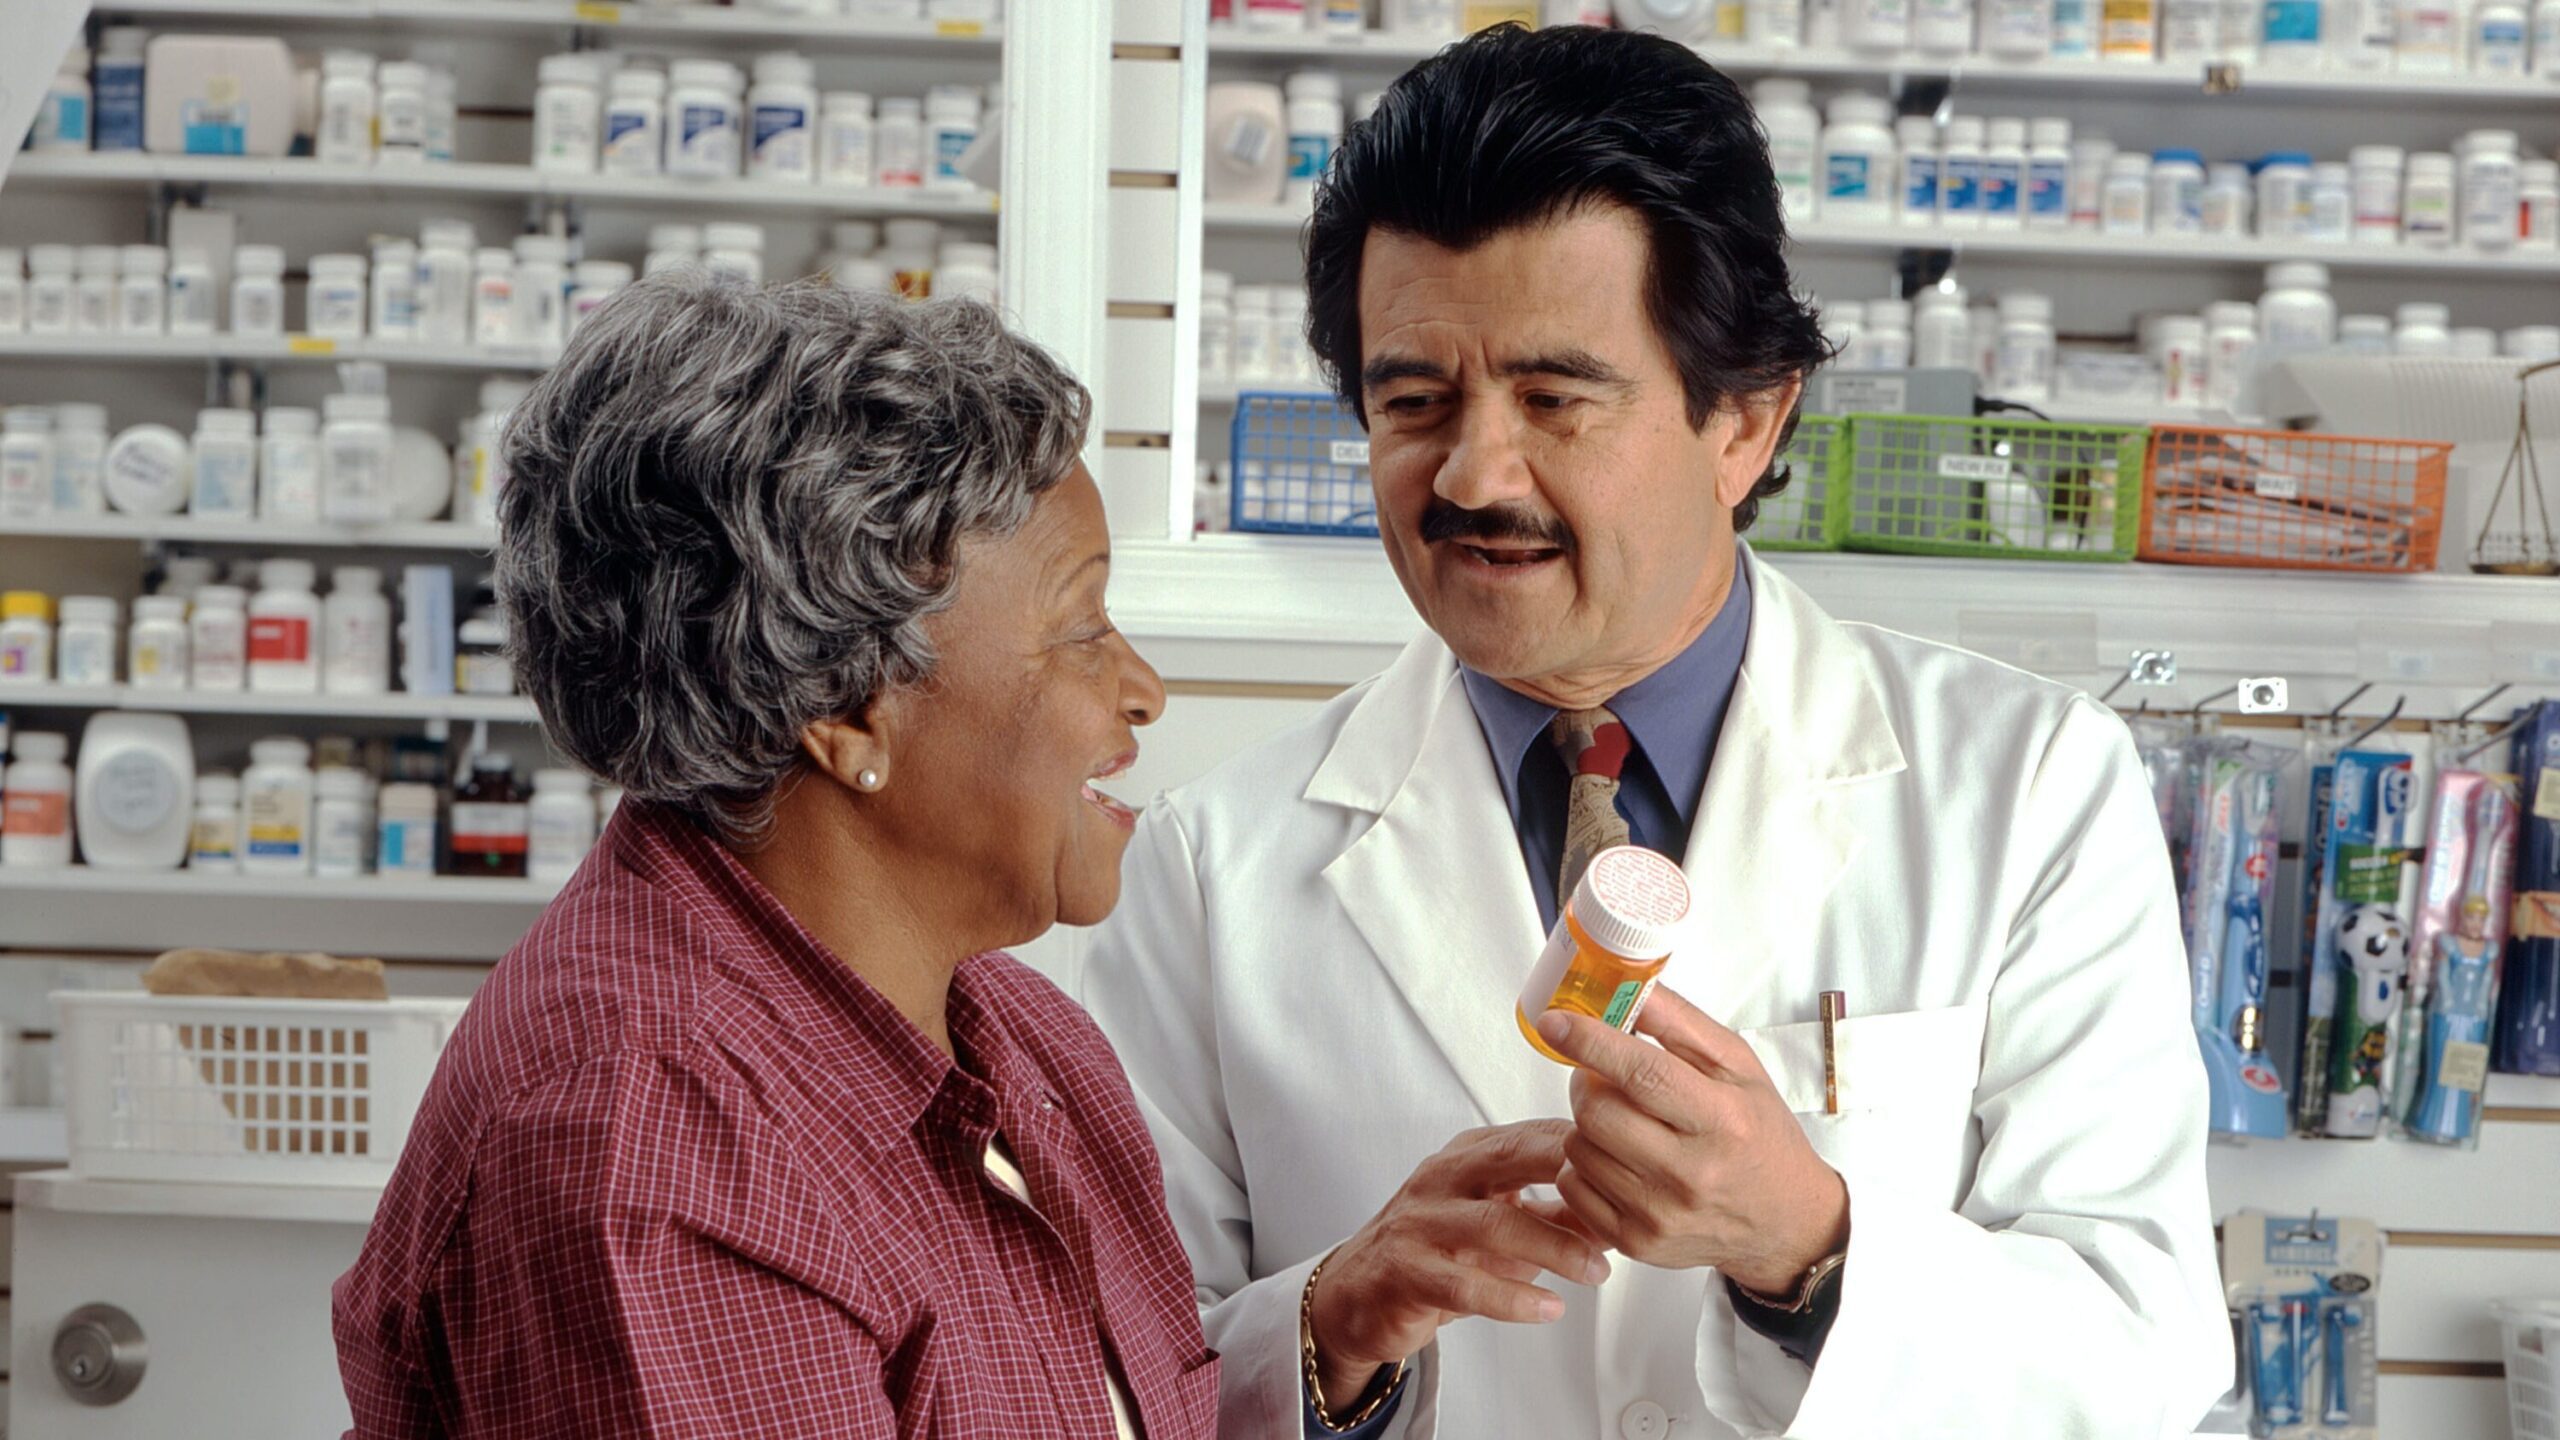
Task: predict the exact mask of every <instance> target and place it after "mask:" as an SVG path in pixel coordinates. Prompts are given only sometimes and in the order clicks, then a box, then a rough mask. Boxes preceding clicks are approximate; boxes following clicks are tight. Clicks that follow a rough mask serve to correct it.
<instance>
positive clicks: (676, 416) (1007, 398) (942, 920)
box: [336, 276, 1217, 1440]
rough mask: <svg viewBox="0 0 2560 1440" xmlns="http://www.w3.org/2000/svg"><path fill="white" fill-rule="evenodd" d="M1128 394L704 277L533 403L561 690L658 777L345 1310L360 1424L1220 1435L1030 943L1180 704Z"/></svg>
mask: <svg viewBox="0 0 2560 1440" xmlns="http://www.w3.org/2000/svg"><path fill="white" fill-rule="evenodd" d="M1088 410H1089V405H1088V401H1087V398H1086V396H1085V393H1084V392H1083V390H1082V389H1081V388H1080V387H1079V386H1078V385H1077V384H1076V382H1075V381H1074V380H1072V379H1070V378H1069V377H1068V376H1067V375H1066V374H1065V373H1064V372H1063V371H1062V370H1061V369H1060V368H1059V367H1058V366H1057V364H1056V363H1055V362H1053V361H1052V360H1051V359H1049V357H1047V356H1046V355H1044V354H1042V353H1041V352H1040V351H1039V350H1038V349H1036V348H1034V347H1033V346H1032V345H1030V344H1028V343H1026V342H1024V341H1022V340H1020V339H1018V338H1016V337H1014V336H1013V335H1010V334H1008V333H1006V331H1005V330H1004V328H1003V327H1002V326H1001V325H1000V324H999V323H998V322H997V320H996V319H995V317H994V316H993V314H992V313H991V312H989V311H988V310H986V309H984V308H982V307H978V306H974V305H969V304H963V303H960V302H935V303H931V304H925V305H903V304H899V303H896V302H892V301H885V300H879V299H870V298H864V297H859V296H855V295H851V294H847V293H844V292H842V291H839V290H836V289H834V288H832V287H824V286H795V287H790V288H784V289H775V290H756V289H752V288H748V287H745V286H740V285H736V284H728V283H719V282H714V281H710V280H706V279H704V278H701V277H699V276H667V277H660V278H657V279H653V280H650V281H646V282H644V283H642V284H640V285H638V286H635V287H633V288H632V289H631V290H629V291H628V292H626V293H625V294H624V295H622V296H621V297H619V298H617V299H616V300H615V301H614V302H613V303H612V304H610V305H608V306H606V307H605V308H604V309H602V310H600V311H598V312H597V313H596V314H595V316H594V317H593V318H591V319H590V320H588V321H587V322H586V324H585V326H584V327H583V328H582V329H581V330H580V331H579V333H578V337H577V339H576V340H575V341H574V342H572V343H571V345H570V346H569V349H568V352H567V353H566V354H565V355H563V356H562V357H561V360H560V363H559V364H558V365H557V366H556V367H555V368H554V369H553V370H552V371H551V373H550V374H549V376H548V377H547V378H546V379H544V381H543V382H542V383H541V385H540V386H538V387H537V388H536V389H535V391H534V393H533V394H532V396H531V397H530V398H528V399H527V400H526V401H525V403H524V405H523V406H522V407H521V408H520V409H519V410H518V411H517V413H516V417H515V420H514V422H513V423H512V424H511V425H510V427H509V429H508V433H507V440H506V447H507V448H506V458H507V468H508V471H509V474H510V476H511V483H510V485H509V488H508V491H507V495H506V499H505V503H504V505H503V507H502V512H501V514H502V525H503V530H504V533H503V537H502V540H503V543H502V544H501V546H500V549H499V566H498V571H499V574H498V578H499V586H500V589H501V591H502V593H503V595H504V603H505V607H506V610H507V615H508V619H509V622H510V623H511V625H512V626H513V633H514V635H515V637H516V652H515V666H516V673H517V675H518V677H519V678H520V680H521V682H522V683H523V685H524V688H525V689H526V690H527V691H528V692H529V693H530V694H531V695H532V696H533V698H534V700H535V702H536V703H537V704H538V705H539V706H540V708H541V712H542V718H543V721H544V723H545V725H546V726H547V727H548V728H549V731H550V735H551V739H552V741H553V742H554V743H555V744H556V745H558V746H559V747H560V748H561V749H562V750H564V751H565V752H567V754H568V755H569V756H571V757H572V758H574V759H575V760H576V761H577V762H578V763H580V764H581V765H584V766H585V767H586V768H587V769H589V770H592V771H593V772H595V773H596V774H598V775H601V776H604V777H606V778H607V779H609V780H611V781H612V782H614V783H615V784H618V785H620V786H622V787H623V788H624V789H625V790H626V791H628V792H629V795H630V797H631V799H630V801H629V803H627V804H625V805H624V806H623V807H622V809H621V812H620V813H619V814H618V815H617V816H616V817H615V819H614V821H613V824H612V826H611V827H610V828H609V829H608V831H607V832H606V834H605V836H604V839H603V841H602V842H601V844H600V845H599V846H598V848H597V851H596V853H595V855H594V856H593V857H592V858H591V859H589V861H588V862H587V865H586V867H585V869H584V870H582V871H581V872H580V873H579V874H578V876H577V878H576V879H575V880H573V881H572V882H571V883H570V885H569V887H568V888H567V889H566V890H564V891H563V892H562V893H561V895H560V897H559V899H558V900H556V901H554V902H553V903H552V905H551V907H550V910H549V911H548V913H546V914H545V915H544V916H543V918H542V920H541V922H540V923H539V924H537V925H536V926H535V927H534V929H533V931H532V933H530V934H529V935H527V936H526V937H525V939H524V941H523V942H522V943H521V944H519V945H518V946H517V947H516V948H515V950H514V952H513V953H512V954H510V955H509V956H508V957H507V958H506V960H505V961H504V962H503V963H502V964H500V965H499V966H498V968H497V970H496V972H495V973H494V974H492V975H491V976H490V977H489V980H488V982H487V984H486V986H485V987H484V988H483V989H482V990H481V991H480V994H479V997H478V999H477V1000H475V1001H474V1002H473V1004H472V1006H471V1009H470V1011H469V1013H468V1015H467V1016H466V1017H465V1018H464V1020H463V1022H462V1025H461V1027H460V1029H459V1031H458V1032H457V1033H456V1034H455V1036H454V1038H453V1042H452V1044H451V1046H450V1047H449V1048H448V1049H447V1050H446V1052H445V1055H444V1059H443V1062H442V1064H441V1065H440V1066H439V1067H438V1069H437V1073H436V1077H435V1081H434V1083H433V1085H432V1086H431V1087H430V1088H429V1090H428V1092H427V1096H426V1100H425V1104H424V1107H423V1109H422V1110H421V1111H420V1113H419V1115H418V1119H417V1124H416V1127H415V1129H414V1130H413V1131H412V1133H411V1138H410V1141H409V1146H408V1150H407V1153H406V1154H405V1155H403V1156H402V1158H401V1162H400V1167H399V1170H398V1173H397V1174H396V1175H395V1176H394V1177H393V1179H392V1181H391V1185H390V1188H389V1189H388V1191H386V1193H385V1194H384V1196H383V1199H382V1204H381V1209H380V1213H379V1214H378V1216H377V1218H376V1220H375V1223H374V1227H373V1230H372V1233H371V1234H370V1235H369V1236H368V1237H367V1239H366V1242H365V1246H364V1252H363V1255H362V1258H361V1259H359V1260H358V1262H357V1264H356V1266H355V1268H354V1269H353V1270H352V1271H350V1272H349V1273H348V1274H347V1275H346V1277H345V1278H344V1279H342V1280H340V1281H339V1283H338V1286H337V1291H336V1330H337V1341H338V1350H339V1357H340V1366H341V1369H342V1371H343V1374H344V1378H345V1381H346V1386H347V1392H348V1397H349V1399H350V1401H351V1402H352V1404H353V1408H354V1412H355V1434H356V1435H357V1436H360V1437H367V1440H370V1437H390V1436H401V1437H408V1436H426V1435H456V1436H527V1437H535V1436H539V1437H558V1436H568V1435H613V1436H644V1435H645V1436H724V1437H726V1436H782V1435H790V1436H816V1435H827V1436H843V1435H852V1436H883V1437H886V1436H892V1435H895V1436H902V1437H912V1436H1026V1437H1027V1436H1041V1437H1051V1436H1063V1437H1092V1440H1109V1437H1112V1436H1114V1435H1123V1436H1125V1435H1131V1434H1137V1433H1143V1434H1145V1435H1146V1436H1148V1437H1150V1440H1180V1437H1192V1436H1205V1435H1208V1434H1210V1433H1211V1432H1212V1430H1213V1429H1214V1427H1215V1405H1216V1393H1217V1386H1216V1368H1217V1366H1216V1358H1215V1357H1214V1356H1213V1355H1212V1354H1211V1353H1210V1352H1209V1351H1208V1350H1207V1348H1206V1345H1205V1344H1204V1342H1203V1341H1202V1338H1201V1331H1200V1323H1199V1319H1198V1312H1197V1309H1196V1306H1195V1304H1194V1301H1193V1292H1192V1287H1191V1272H1190V1267H1189V1265H1188V1263H1187V1262H1186V1261H1185V1259H1184V1257H1183V1252H1182V1249H1181V1247H1180V1244H1179V1242H1178V1241H1177V1240H1176V1239H1175V1236H1174V1232H1173V1229H1172V1226H1171V1225H1170V1223H1168V1221H1167V1220H1166V1218H1165V1215H1164V1211H1163V1202H1162V1188H1161V1184H1160V1181H1159V1172H1158V1168H1157V1162H1156V1155H1155V1151H1154V1149H1153V1147H1152V1146H1151V1145H1150V1143H1149V1141H1148V1138H1147V1131H1146V1127H1145V1125H1144V1123H1143V1122H1142V1121H1141V1119H1140V1117H1139V1113H1138V1109H1137V1106H1136V1104H1135V1102H1134V1101H1133V1099H1132V1097H1131V1095H1130V1091H1129V1086H1128V1083H1127V1081H1126V1080H1125V1079H1123V1077H1122V1075H1121V1072H1120V1069H1119V1065H1118V1063H1117V1061H1116V1060H1115V1059H1114V1057H1113V1055H1112V1053H1111V1050H1110V1048H1109V1046H1108V1045H1107V1044H1105V1042H1104V1041H1103V1038H1102V1036H1101V1034H1100V1033H1099V1032H1098V1031H1096V1030H1095V1028H1094V1027H1093V1025H1092V1023H1091V1022H1090V1021H1089V1020H1088V1019H1087V1018H1086V1017H1085V1015H1084V1014H1083V1012H1082V1011H1080V1010H1078V1009H1077V1008H1076V1007H1075V1005H1073V1004H1072V1003H1070V1002H1069V1001H1068V1000H1067V999H1066V998H1065V997H1063V996H1062V995H1061V994H1060V993H1059V992H1058V991H1057V990H1055V989H1054V988H1052V987H1051V986H1050V985H1049V984H1048V983H1047V982H1046V981H1044V980H1042V979H1040V978H1039V977H1037V976H1036V975H1034V974H1033V973H1032V972H1031V971H1029V970H1027V969H1025V968H1024V967H1023V966H1022V965H1020V964H1018V963H1017V962H1015V961H1014V960H1012V959H1010V958H1008V957H1006V956H1004V955H1002V954H999V953H995V952H996V951H997V949H998V947H1000V946H1003V945H1007V944H1013V943H1019V942H1021V941H1024V940H1028V939H1030V938H1032V937H1033V936H1036V935H1038V934H1040V933H1041V932H1042V931H1044V930H1046V929H1048V928H1049V927H1050V926H1051V925H1054V924H1061V923H1064V924H1079V925H1080V924H1091V923H1093V922H1094V921H1097V920H1100V919H1101V918H1102V917H1103V916H1104V915H1105V914H1106V913H1107V912H1108V911H1109V910H1110V909H1111V906H1112V904H1113V902H1114V901H1115V900H1116V899H1117V897H1118V894H1119V884H1120V881H1119V865H1120V853H1121V850H1122V847H1123V846H1124V845H1125V843H1126V842H1127V839H1128V836H1129V833H1130V830H1131V828H1132V824H1133V817H1132V815H1131V813H1130V811H1129V810H1128V809H1127V808H1126V807H1125V806H1123V805H1122V804H1120V803H1119V802H1117V801H1115V800H1113V799H1111V798H1109V797H1108V796H1106V795H1104V794H1102V793H1101V792H1100V791H1098V790H1097V789H1095V788H1094V787H1095V785H1096V783H1097V782H1099V781H1103V780H1107V779H1109V778H1110V777H1112V776H1114V775H1117V774H1119V773H1121V772H1122V771H1124V770H1126V769H1127V768H1128V767H1129V765H1130V764H1131V762H1132V761H1133V760H1134V759H1135V757H1136V753H1137V752H1136V746H1135V742H1134V740H1133V738H1132V731H1133V727H1136V726H1140V725H1144V724H1147V723H1149V722H1150V721H1152V720H1153V719H1154V718H1155V717H1156V715H1157V713H1158V711H1159V710H1160V709H1161V707H1162V705H1163V703H1164V692H1163V689H1162V688H1161V686H1160V685H1159V683H1158V681H1157V679H1156V675H1155V672H1153V671H1152V670H1150V669H1149V668H1148V667H1147V665H1146V662H1144V661H1143V660H1141V659H1139V658H1138V656H1137V654H1136V653H1135V652H1134V651H1132V650H1131V649H1130V647H1129V644H1128V642H1127V641H1126V640H1125V639H1123V638H1122V637H1121V635H1120V634H1119V633H1118V632H1117V631H1115V630H1114V629H1113V628H1112V625H1111V620H1110V617H1109V616H1108V615H1107V614H1106V613H1105V612H1104V609H1103V587H1104V581H1105V579H1106V577H1107V574H1108V571H1109V565H1110V540H1109V535H1108V533H1107V531H1106V530H1105V528H1104V525H1103V516H1102V504H1101V497H1100V495H1099V494H1098V492H1097V491H1096V489H1095V487H1094V483H1093V480H1092V477H1091V476H1090V475H1088V474H1087V473H1086V471H1085V469H1084V467H1083V466H1082V465H1081V464H1080V463H1078V461H1077V458H1076V455H1077V450H1078V448H1079V446H1080V445H1081V443H1082V439H1083V433H1084V429H1085V423H1086V418H1087V414H1088Z"/></svg>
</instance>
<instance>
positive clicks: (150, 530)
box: [0, 515, 498, 555]
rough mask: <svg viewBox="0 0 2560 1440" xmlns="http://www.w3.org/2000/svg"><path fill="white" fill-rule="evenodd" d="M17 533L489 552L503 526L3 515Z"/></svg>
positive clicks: (3, 535) (0, 531)
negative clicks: (498, 528)
mask: <svg viewBox="0 0 2560 1440" xmlns="http://www.w3.org/2000/svg"><path fill="white" fill-rule="evenodd" d="M14 538H42V539H57V540H130V541H133V542H135V543H137V544H146V545H148V544H163V545H259V546H265V547H268V548H271V549H276V550H310V549H322V550H349V549H355V550H467V551H471V552H474V553H477V554H483V555H486V554H491V553H494V552H495V551H496V550H497V548H498V532H497V531H495V530H492V529H489V528H487V527H486V526H480V525H457V524H455V523H453V522H452V521H449V520H429V521H421V522H419V523H417V524H414V525H376V526H371V527H368V528H366V529H361V530H351V529H347V528H345V527H342V526H336V525H314V524H293V523H288V522H283V521H275V520H199V519H196V518H194V517H192V516H187V515H169V516H140V515H48V516H41V517H36V518H29V519H0V539H14Z"/></svg>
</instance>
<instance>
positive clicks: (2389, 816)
mask: <svg viewBox="0 0 2560 1440" xmlns="http://www.w3.org/2000/svg"><path fill="white" fill-rule="evenodd" d="M2416 792H2417V765H2416V762H2415V761H2414V760H2413V759H2412V758H2411V757H2409V756H2407V755H2402V754H2397V753H2392V752H2387V751H2370V750H2349V751H2347V752H2346V753H2344V754H2342V755H2340V756H2338V757H2337V759H2336V761H2335V762H2334V763H2333V765H2332V767H2331V773H2330V776H2329V786H2328V807H2327V808H2328V817H2327V823H2326V824H2325V825H2324V826H2323V827H2322V829H2321V830H2320V831H2319V832H2318V833H2319V836H2320V840H2319V844H2320V851H2321V853H2320V858H2319V860H2318V861H2317V862H2316V863H2317V865H2318V868H2319V872H2320V875H2319V891H2318V895H2317V905H2316V907H2315V909H2314V910H2313V919H2312V928H2311V932H2310V951H2309V953H2308V954H2307V955H2306V956H2305V957H2304V964H2303V971H2302V985H2301V987H2300V988H2301V991H2302V1012H2301V1013H2302V1032H2301V1033H2302V1054H2301V1064H2300V1066H2299V1067H2298V1069H2297V1070H2296V1072H2295V1086H2296V1089H2295V1110H2294V1113H2295V1116H2296V1118H2297V1119H2298V1120H2299V1122H2300V1124H2301V1128H2302V1130H2303V1131H2304V1133H2306V1134H2312V1135H2335V1136H2342V1137H2348V1138H2368V1137H2371V1136H2374V1135H2378V1134H2380V1133H2382V1112H2383V1089H2382V1080H2383V1076H2382V1062H2383V1060H2384V1058H2385V1057H2386V1055H2387V1054H2388V1040H2387V1036H2388V1031H2389V1026H2390V1024H2391V1021H2392V1017H2393V1015H2394V1014H2395V1013H2396V1012H2397V1010H2398V1008H2399V1005H2400V997H2401V993H2402V989H2403V987H2404V985H2405V983H2406V981H2405V977H2406V974H2407V970H2408V966H2409V957H2410V955H2411V953H2412V952H2411V947H2410V935H2409V924H2408V919H2407V916H2408V913H2409V911H2408V907H2407V903H2406V899H2405V896H2404V892H2405V891H2406V890H2407V888H2408V885H2409V884H2410V879H2411V875H2410V872H2412V871H2413V870H2414V865H2413V863H2412V862H2413V858H2414V853H2415V852H2414V844H2415V825H2416V821H2417V818H2418V817H2417V815H2416V813H2415V812H2416V809H2417V803H2416Z"/></svg>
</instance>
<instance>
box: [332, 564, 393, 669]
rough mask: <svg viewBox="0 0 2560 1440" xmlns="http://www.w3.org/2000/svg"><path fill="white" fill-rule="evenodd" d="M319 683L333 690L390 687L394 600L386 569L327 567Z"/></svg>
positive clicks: (362, 566) (345, 566) (344, 566)
mask: <svg viewBox="0 0 2560 1440" xmlns="http://www.w3.org/2000/svg"><path fill="white" fill-rule="evenodd" d="M320 611H321V614H320V636H321V645H320V673H321V689H322V690H324V691H326V692H327V693H329V694H331V695H381V694H386V693H388V692H389V691H390V689H391V601H390V600H389V599H388V598H387V597H385V596H384V595H383V593H382V572H381V571H380V570H377V569H375V568H373V567H372V566H370V565H341V566H339V567H338V568H337V569H335V570H332V571H330V572H329V598H328V601H327V602H326V603H325V604H323V605H322V606H321V607H320Z"/></svg>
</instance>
